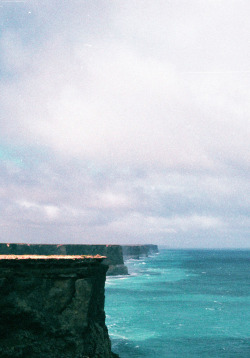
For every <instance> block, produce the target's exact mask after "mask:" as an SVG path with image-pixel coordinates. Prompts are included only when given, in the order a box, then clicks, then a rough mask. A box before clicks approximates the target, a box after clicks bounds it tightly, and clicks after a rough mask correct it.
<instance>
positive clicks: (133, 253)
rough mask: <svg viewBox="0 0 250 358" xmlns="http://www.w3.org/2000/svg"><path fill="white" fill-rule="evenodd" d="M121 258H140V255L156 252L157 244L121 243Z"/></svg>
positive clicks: (144, 255)
mask: <svg viewBox="0 0 250 358" xmlns="http://www.w3.org/2000/svg"><path fill="white" fill-rule="evenodd" d="M122 251H123V258H124V260H128V259H136V260H138V259H140V258H141V257H147V256H148V255H151V254H154V253H157V252H158V246H157V245H152V244H149V245H122Z"/></svg>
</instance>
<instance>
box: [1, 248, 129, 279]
mask: <svg viewBox="0 0 250 358" xmlns="http://www.w3.org/2000/svg"><path fill="white" fill-rule="evenodd" d="M0 254H1V255H102V256H106V259H105V260H104V262H103V263H104V264H106V265H109V269H108V272H107V275H108V276H112V275H127V274H128V269H127V267H126V266H125V265H124V261H123V253H122V247H121V246H120V245H43V244H41V245H36V244H0Z"/></svg>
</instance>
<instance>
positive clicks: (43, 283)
mask: <svg viewBox="0 0 250 358" xmlns="http://www.w3.org/2000/svg"><path fill="white" fill-rule="evenodd" d="M103 259H104V258H103V257H99V256H97V257H90V256H88V257H83V256H0V357H2V358H28V357H29V358H87V357H88V358H114V357H118V356H117V355H115V354H113V353H112V352H111V344H110V340H109V336H108V330H107V327H106V325H105V312H104V298H105V297H104V284H105V278H106V271H107V265H103V264H102V261H103Z"/></svg>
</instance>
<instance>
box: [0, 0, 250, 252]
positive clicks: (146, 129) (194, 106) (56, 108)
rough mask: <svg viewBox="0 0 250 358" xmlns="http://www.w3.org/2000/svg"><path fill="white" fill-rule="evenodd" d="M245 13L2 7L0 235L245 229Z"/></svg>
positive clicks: (164, 5) (138, 235)
mask: <svg viewBox="0 0 250 358" xmlns="http://www.w3.org/2000/svg"><path fill="white" fill-rule="evenodd" d="M247 10H249V4H248V3H247V2H245V1H242V2H240V3H239V2H236V1H227V2H226V1H220V2H215V1H203V0H202V1H196V0H195V1H193V2H192V4H191V3H190V2H189V1H181V2H166V1H161V0H157V1H154V2H152V1H147V0H146V1H143V3H142V2H140V1H139V2H132V1H127V2H126V3H124V2H121V1H113V2H105V1H91V2H78V1H73V2H70V4H69V3H68V2H66V1H62V2H60V4H59V3H58V2H54V1H52V2H47V1H45V2H44V3H43V4H40V3H38V2H36V1H31V2H26V3H23V4H21V5H20V4H5V5H3V12H2V24H3V28H2V35H1V38H0V53H1V56H0V57H1V58H0V63H1V74H2V81H1V84H0V93H1V96H0V106H1V117H0V126H1V138H2V142H3V148H7V151H8V153H9V154H8V155H7V156H6V154H5V155H4V156H3V155H1V152H0V159H1V160H2V164H1V170H2V171H1V175H0V179H1V183H2V189H1V191H0V195H1V198H2V200H3V203H4V204H3V205H2V212H3V216H2V219H1V222H0V225H2V227H5V231H4V232H3V234H2V237H3V239H6V240H7V239H9V238H11V237H15V235H16V237H17V238H18V239H19V240H22V239H23V238H27V237H29V239H30V240H34V236H36V237H37V240H39V239H40V240H45V236H47V235H50V236H52V237H53V240H55V241H56V240H62V238H64V240H68V238H69V237H71V238H72V240H75V241H80V240H82V239H81V238H82V237H83V236H84V237H85V238H86V240H94V241H95V240H100V241H106V242H107V241H112V240H114V241H116V240H117V241H119V239H121V238H122V240H123V241H129V240H131V241H132V240H137V241H138V240H139V241H140V240H141V241H143V240H144V238H145V240H146V238H147V240H149V241H150V240H153V241H154V240H156V241H157V240H159V241H160V242H165V241H167V242H168V240H169V241H171V240H174V241H173V242H174V243H175V244H176V245H177V246H181V240H190V241H189V242H190V245H192V246H195V244H197V245H198V244H199V245H200V243H199V242H198V239H197V237H198V236H199V234H201V235H202V237H203V239H202V240H203V242H204V245H205V243H208V242H209V239H208V238H209V237H210V235H214V233H215V232H217V234H218V236H219V235H221V240H222V242H223V243H224V244H225V245H227V242H228V243H232V242H233V241H232V240H233V239H232V238H229V239H228V238H227V237H228V235H227V233H228V232H231V233H234V232H237V234H235V235H236V236H237V237H242V238H245V235H246V234H245V233H246V230H247V225H248V223H247V220H246V217H247V212H248V207H249V200H248V195H247V194H248V193H249V184H248V183H249V178H248V177H249V156H248V153H249V149H250V148H249V143H250V141H249V131H248V127H249V125H248V117H249V112H250V108H249V100H248V98H249V80H248V76H249V71H250V68H249V67H248V62H249V61H248V59H249V52H250V46H249V41H248V34H249V30H250V29H249V27H250V25H249V21H248V18H247V15H246V14H247V13H248V11H247ZM10 14H11V16H10ZM9 148H15V149H13V150H14V153H13V154H11V150H10V149H9ZM26 224H27V227H26V226H25V225H26ZM20 226H22V230H19V231H18V227H20ZM62 227H64V229H61V228H62ZM36 230H37V231H36ZM185 235H186V237H185ZM231 236H233V234H232V235H231ZM176 237H177V239H176ZM178 237H179V238H180V239H178ZM176 240H177V241H176ZM178 240H179V241H178ZM242 240H243V239H242ZM244 240H245V239H244ZM244 240H243V241H244ZM214 244H216V245H217V243H215V242H214ZM244 245H245V241H244Z"/></svg>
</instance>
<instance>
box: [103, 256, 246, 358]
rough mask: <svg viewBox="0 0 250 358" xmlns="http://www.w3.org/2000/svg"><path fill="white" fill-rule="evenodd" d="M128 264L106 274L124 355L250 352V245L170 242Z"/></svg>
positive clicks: (111, 318)
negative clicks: (175, 245)
mask: <svg viewBox="0 0 250 358" xmlns="http://www.w3.org/2000/svg"><path fill="white" fill-rule="evenodd" d="M127 265H128V267H129V272H130V273H132V274H131V275H130V276H127V277H125V276H123V277H118V278H108V279H107V282H106V303H105V306H106V307H105V310H106V314H107V319H106V323H107V325H108V329H109V334H110V336H111V340H112V347H113V348H112V349H113V351H114V352H115V353H118V354H119V355H120V357H121V358H132V357H136V358H142V357H147V358H165V357H166V358H198V357H199V358H249V357H250V251H249V250H245V251H240V250H234V251H233V250H228V251H226V250H225V251H224V250H162V251H160V253H159V254H158V255H155V256H154V257H149V258H145V259H143V260H130V261H128V262H127Z"/></svg>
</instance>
